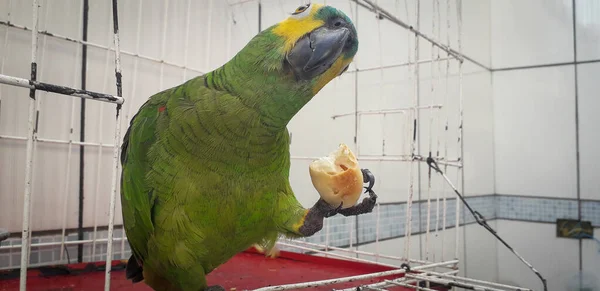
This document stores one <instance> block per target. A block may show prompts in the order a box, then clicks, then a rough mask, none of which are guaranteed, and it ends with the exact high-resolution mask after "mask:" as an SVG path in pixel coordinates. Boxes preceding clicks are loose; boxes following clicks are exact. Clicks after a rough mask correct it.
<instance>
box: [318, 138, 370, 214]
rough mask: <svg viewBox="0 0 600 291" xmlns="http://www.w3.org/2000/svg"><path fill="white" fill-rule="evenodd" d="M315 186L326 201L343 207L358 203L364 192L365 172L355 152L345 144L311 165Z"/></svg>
mask: <svg viewBox="0 0 600 291" xmlns="http://www.w3.org/2000/svg"><path fill="white" fill-rule="evenodd" d="M308 169H309V173H310V178H311V181H312V183H313V186H314V187H315V189H317V191H318V192H319V195H320V196H321V198H322V199H323V200H325V202H327V203H328V204H330V205H331V206H334V207H337V206H339V205H340V203H341V202H343V205H342V208H349V207H352V206H354V205H355V204H356V202H357V201H358V198H359V197H360V195H361V192H362V184H363V174H362V171H361V169H360V167H359V165H358V160H357V159H356V156H355V155H354V153H353V152H352V151H351V150H350V149H349V148H348V146H346V145H345V144H343V143H342V144H340V146H339V147H338V149H337V150H336V151H334V152H332V153H330V154H329V155H328V156H326V157H322V158H320V159H318V160H315V161H313V162H312V163H311V164H310V165H309V167H308Z"/></svg>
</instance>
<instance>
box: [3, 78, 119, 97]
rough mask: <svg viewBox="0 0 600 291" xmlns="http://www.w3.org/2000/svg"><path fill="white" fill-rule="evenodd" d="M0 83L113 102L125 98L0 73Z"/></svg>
mask: <svg viewBox="0 0 600 291" xmlns="http://www.w3.org/2000/svg"><path fill="white" fill-rule="evenodd" d="M0 83H2V84H7V85H12V86H17V87H23V88H28V89H36V90H41V91H46V92H52V93H57V94H62V95H67V96H74V97H79V98H85V99H92V100H97V101H102V102H108V103H114V104H123V103H124V102H125V99H123V98H122V97H118V96H113V95H109V94H104V93H97V92H92V91H87V90H81V89H73V88H69V87H65V86H59V85H53V84H48V83H43V82H38V81H32V80H27V79H23V78H18V77H13V76H7V75H0Z"/></svg>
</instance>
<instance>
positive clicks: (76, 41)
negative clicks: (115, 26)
mask: <svg viewBox="0 0 600 291" xmlns="http://www.w3.org/2000/svg"><path fill="white" fill-rule="evenodd" d="M0 25H4V26H8V27H13V28H18V29H22V30H26V31H31V29H30V28H28V27H26V26H22V25H18V24H14V23H10V22H5V21H0ZM39 34H41V35H46V36H50V37H54V38H57V39H62V40H66V41H69V42H74V43H78V44H83V45H88V46H91V47H96V48H99V49H105V50H110V51H114V50H115V49H114V48H113V47H107V46H104V45H101V44H97V43H93V42H88V41H83V40H78V39H74V38H70V37H66V36H62V35H60V34H56V33H51V32H48V31H40V32H39ZM120 53H121V54H124V55H129V56H133V57H138V58H140V59H145V60H148V61H152V62H155V63H159V64H161V63H162V64H165V65H169V66H173V67H176V68H180V69H186V70H190V71H194V72H197V73H200V74H204V71H203V70H200V69H196V68H191V67H188V66H185V65H180V64H176V63H172V62H168V61H165V60H161V59H157V58H153V57H149V56H145V55H141V54H137V53H132V52H129V51H124V50H120Z"/></svg>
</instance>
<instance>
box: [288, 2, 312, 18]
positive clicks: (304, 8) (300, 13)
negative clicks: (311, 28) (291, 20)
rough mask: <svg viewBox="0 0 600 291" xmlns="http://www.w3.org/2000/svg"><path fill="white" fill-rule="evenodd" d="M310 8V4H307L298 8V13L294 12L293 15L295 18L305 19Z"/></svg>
mask: <svg viewBox="0 0 600 291" xmlns="http://www.w3.org/2000/svg"><path fill="white" fill-rule="evenodd" d="M309 7H310V4H306V5H302V6H300V7H298V8H296V11H294V13H292V16H294V17H303V16H305V14H307V13H308V11H309V10H308V8H309Z"/></svg>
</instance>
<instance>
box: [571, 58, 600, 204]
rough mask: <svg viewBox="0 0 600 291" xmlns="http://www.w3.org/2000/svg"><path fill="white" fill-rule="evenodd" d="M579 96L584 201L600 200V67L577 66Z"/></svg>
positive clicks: (596, 65)
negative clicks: (599, 150)
mask: <svg viewBox="0 0 600 291" xmlns="http://www.w3.org/2000/svg"><path fill="white" fill-rule="evenodd" d="M577 72H578V75H577V76H578V81H579V82H578V83H579V88H578V90H579V91H578V96H579V154H580V159H579V160H580V167H581V169H580V175H581V180H580V181H581V198H583V199H595V200H600V179H598V177H599V176H600V165H598V163H597V162H596V161H597V160H598V159H600V153H598V144H600V116H598V111H599V110H600V99H599V98H598V92H600V83H598V78H597V76H598V75H599V74H600V64H599V63H595V64H584V65H578V66H577Z"/></svg>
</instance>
